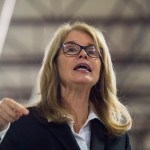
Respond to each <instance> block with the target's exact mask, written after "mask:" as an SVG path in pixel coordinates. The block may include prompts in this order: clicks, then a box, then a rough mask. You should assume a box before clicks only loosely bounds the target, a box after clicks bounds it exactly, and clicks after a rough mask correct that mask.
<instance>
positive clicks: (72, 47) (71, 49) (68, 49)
mask: <svg viewBox="0 0 150 150" xmlns="http://www.w3.org/2000/svg"><path fill="white" fill-rule="evenodd" d="M78 50H79V48H78V47H77V46H76V45H74V44H66V45H64V51H65V52H66V53H71V54H72V53H77V52H78Z"/></svg>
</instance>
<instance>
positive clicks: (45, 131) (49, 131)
mask: <svg viewBox="0 0 150 150" xmlns="http://www.w3.org/2000/svg"><path fill="white" fill-rule="evenodd" d="M0 150H80V149H79V146H78V145H77V142H76V141H75V139H74V137H73V134H72V132H71V130H70V128H69V126H68V125H67V124H56V123H52V122H51V123H49V122H43V121H42V122H41V121H40V120H39V118H37V116H36V115H35V112H34V111H33V110H32V109H31V110H30V113H29V115H28V116H22V117H21V118H20V119H19V120H18V121H16V122H14V123H12V124H11V126H10V128H9V130H8V131H7V133H6V135H5V137H4V139H3V140H2V142H1V144H0Z"/></svg>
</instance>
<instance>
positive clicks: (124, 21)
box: [11, 15, 150, 26]
mask: <svg viewBox="0 0 150 150" xmlns="http://www.w3.org/2000/svg"><path fill="white" fill-rule="evenodd" d="M76 20H78V21H79V20H80V21H85V22H88V23H92V24H95V25H105V26H112V25H127V26H129V25H145V26H149V25H150V15H149V16H137V17H129V18H125V17H115V16H114V17H107V18H106V17H104V18H102V17H95V18H94V17H91V18H82V19H81V18H71V17H69V16H68V17H48V16H44V17H43V19H42V21H41V19H40V18H13V19H12V22H11V25H12V26H26V25H34V26H43V23H45V24H50V25H57V24H58V25H59V24H62V23H64V22H68V21H76ZM43 21H44V22H43Z"/></svg>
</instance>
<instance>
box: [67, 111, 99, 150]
mask: <svg viewBox="0 0 150 150" xmlns="http://www.w3.org/2000/svg"><path fill="white" fill-rule="evenodd" d="M95 118H98V117H97V115H96V114H95V113H94V111H93V110H92V109H90V113H89V116H88V119H87V120H86V122H85V123H84V125H83V126H82V128H81V129H80V131H79V133H76V132H75V131H74V129H73V123H72V124H69V126H70V128H71V131H72V133H73V135H74V137H75V139H76V141H77V143H78V145H79V147H80V149H81V150H89V149H90V139H91V128H90V121H91V120H93V119H95Z"/></svg>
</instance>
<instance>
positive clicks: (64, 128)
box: [47, 122, 80, 150]
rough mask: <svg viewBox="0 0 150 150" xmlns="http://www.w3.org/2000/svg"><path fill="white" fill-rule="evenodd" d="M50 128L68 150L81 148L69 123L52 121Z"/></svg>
mask: <svg viewBox="0 0 150 150" xmlns="http://www.w3.org/2000/svg"><path fill="white" fill-rule="evenodd" d="M48 124H49V125H48V126H47V127H48V130H49V131H50V132H51V133H52V134H53V135H54V136H55V137H56V138H57V139H58V140H59V141H60V143H61V144H62V145H63V146H64V147H65V148H66V150H80V148H79V146H78V144H77V142H76V140H75V138H74V136H73V134H72V132H71V129H70V127H69V125H68V124H58V123H53V122H50V123H48Z"/></svg>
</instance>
